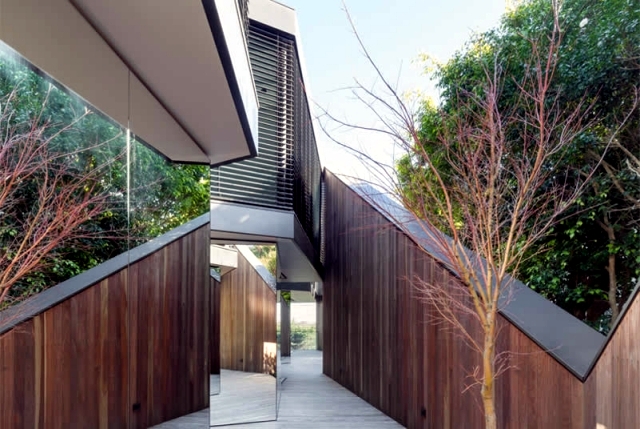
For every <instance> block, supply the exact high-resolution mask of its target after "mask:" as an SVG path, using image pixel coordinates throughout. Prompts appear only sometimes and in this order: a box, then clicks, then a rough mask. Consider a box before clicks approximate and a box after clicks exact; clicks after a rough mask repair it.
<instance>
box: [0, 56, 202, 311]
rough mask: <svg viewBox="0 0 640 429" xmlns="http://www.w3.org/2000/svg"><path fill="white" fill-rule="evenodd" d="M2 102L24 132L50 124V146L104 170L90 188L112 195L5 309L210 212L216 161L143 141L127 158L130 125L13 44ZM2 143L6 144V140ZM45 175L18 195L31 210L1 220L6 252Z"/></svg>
mask: <svg viewBox="0 0 640 429" xmlns="http://www.w3.org/2000/svg"><path fill="white" fill-rule="evenodd" d="M11 94H13V96H10V95H11ZM0 99H2V100H3V102H7V103H11V106H10V107H11V111H12V115H11V117H10V118H9V119H7V121H6V122H7V123H6V127H5V128H7V129H8V128H11V127H15V128H16V130H18V131H19V130H20V129H21V127H22V129H23V130H24V128H25V127H29V126H32V125H34V124H35V125H38V126H42V127H43V130H44V133H45V134H46V135H45V136H43V139H46V137H52V139H51V142H50V145H49V148H48V149H49V150H50V151H51V152H52V153H54V154H57V155H56V156H58V159H59V160H60V161H61V162H62V161H64V163H65V165H67V166H69V165H70V166H73V169H74V171H77V172H82V171H94V170H95V169H96V168H99V169H100V172H101V174H100V178H99V180H98V181H97V182H95V183H93V184H89V183H87V187H89V186H91V189H92V190H93V192H95V193H96V194H98V193H99V194H104V195H107V196H108V198H107V200H106V203H105V204H104V206H103V210H102V211H101V212H100V213H99V214H97V215H96V216H93V217H92V218H91V219H89V220H87V221H86V222H84V223H83V224H82V225H81V227H80V229H79V230H78V231H76V234H74V238H73V239H71V240H66V241H64V242H63V243H61V244H60V245H59V246H57V247H56V248H55V249H53V250H52V251H51V252H50V253H49V254H48V255H47V257H46V258H44V259H43V261H42V263H41V264H40V265H39V266H38V268H37V269H34V270H32V271H31V272H29V273H28V274H27V275H25V276H23V277H22V278H21V279H20V281H19V282H18V283H17V284H16V285H15V286H13V287H12V288H11V291H10V293H9V295H8V297H7V299H6V300H5V301H4V302H0V308H2V307H4V306H7V305H11V304H14V303H17V302H19V301H21V300H23V299H25V298H27V297H29V296H31V295H33V294H35V293H38V292H40V291H41V290H43V289H45V288H47V287H50V286H53V285H55V284H57V283H59V282H61V281H64V280H66V279H68V278H70V277H73V276H75V275H77V274H79V273H81V272H83V271H85V270H87V269H89V268H91V267H94V266H95V265H97V264H99V263H101V262H104V261H106V260H108V259H110V258H112V257H114V256H117V255H118V254H120V253H122V252H124V251H126V250H128V249H129V248H131V247H133V246H135V245H137V244H140V243H142V242H145V241H148V240H149V239H151V238H153V237H155V236H157V235H159V234H162V233H164V232H166V231H168V230H170V229H172V228H174V227H176V226H178V225H180V224H182V223H184V222H186V221H187V220H190V219H193V218H194V217H196V216H198V215H200V214H203V213H205V212H207V211H208V210H209V188H208V176H209V169H208V166H199V165H177V164H172V163H170V162H168V161H167V160H166V159H165V158H164V157H162V156H161V155H159V154H157V153H156V152H154V151H153V150H151V149H149V148H148V147H147V146H145V145H144V144H142V143H141V142H139V141H137V140H135V139H132V141H131V155H130V156H129V157H127V153H126V151H127V130H125V129H123V128H122V127H120V126H119V125H117V124H116V123H115V122H113V121H112V120H110V119H109V118H107V117H105V116H104V115H103V114H101V113H100V112H98V111H96V110H95V109H93V108H91V107H90V106H87V105H86V103H85V102H84V101H82V100H81V99H80V98H78V97H77V96H75V95H73V94H71V93H70V92H69V91H67V90H66V89H64V88H62V87H60V86H59V85H57V84H56V83H55V82H53V81H52V80H51V79H50V78H48V77H47V76H46V75H44V74H42V73H40V72H39V71H37V70H35V69H34V68H32V67H31V66H30V65H28V64H27V63H26V62H25V61H24V60H23V59H21V58H20V57H19V56H18V55H17V54H15V53H13V52H12V51H10V50H9V49H7V48H1V49H0ZM1 107H6V106H1ZM61 130H64V132H61ZM3 137H4V136H3ZM0 144H2V145H3V146H4V143H3V140H0ZM128 160H130V161H131V164H130V166H129V167H130V172H131V177H130V178H129V180H128V177H127V161H128ZM43 171H44V169H43ZM43 177H44V176H43V174H34V175H32V176H30V177H28V178H27V177H25V178H24V180H21V181H20V187H19V189H18V190H17V194H16V195H18V196H19V201H20V204H22V206H23V207H24V209H23V210H14V211H13V212H12V213H14V215H12V216H8V215H6V214H5V215H4V216H3V217H2V218H1V219H0V249H2V251H5V252H6V251H7V249H8V246H9V244H10V242H11V241H12V240H15V237H19V236H20V235H21V234H23V233H24V226H23V225H24V219H26V218H24V216H26V214H27V213H28V209H29V207H30V206H31V205H32V204H33V202H34V201H36V198H37V193H38V190H39V189H42V180H43ZM129 185H130V186H131V187H130V188H128V186H129ZM127 202H129V204H130V205H129V211H127V207H128V206H127ZM2 211H3V207H0V212H2Z"/></svg>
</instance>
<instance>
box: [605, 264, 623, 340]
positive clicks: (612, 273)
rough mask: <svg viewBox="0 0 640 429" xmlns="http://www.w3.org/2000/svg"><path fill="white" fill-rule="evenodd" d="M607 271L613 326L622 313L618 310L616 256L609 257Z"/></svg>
mask: <svg viewBox="0 0 640 429" xmlns="http://www.w3.org/2000/svg"><path fill="white" fill-rule="evenodd" d="M607 271H609V306H610V307H611V325H610V327H613V324H614V323H615V322H616V320H618V315H619V313H620V311H619V309H618V296H617V295H618V279H617V277H616V255H614V254H610V255H609V266H608V267H607Z"/></svg>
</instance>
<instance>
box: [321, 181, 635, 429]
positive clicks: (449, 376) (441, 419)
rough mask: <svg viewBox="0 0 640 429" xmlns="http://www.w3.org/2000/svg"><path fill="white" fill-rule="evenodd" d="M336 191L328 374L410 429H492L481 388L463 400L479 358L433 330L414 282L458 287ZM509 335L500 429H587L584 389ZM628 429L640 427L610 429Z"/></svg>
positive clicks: (328, 271) (505, 333)
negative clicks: (486, 424) (486, 421)
mask: <svg viewBox="0 0 640 429" xmlns="http://www.w3.org/2000/svg"><path fill="white" fill-rule="evenodd" d="M326 181H327V219H326V261H325V283H324V294H323V295H324V296H323V306H324V309H323V312H324V313H323V319H324V324H323V328H324V338H323V341H324V344H323V346H324V367H323V370H324V373H325V374H327V375H328V376H330V377H332V378H333V379H335V380H336V381H338V382H339V383H340V384H342V385H343V386H345V387H347V388H348V389H350V390H352V391H353V392H354V393H356V394H357V395H359V396H361V397H362V398H364V399H365V400H367V401H368V402H370V403H371V404H372V405H374V406H376V407H377V408H379V409H381V410H382V411H383V412H385V413H386V414H388V415H390V416H391V417H393V418H394V419H396V420H397V421H398V422H400V423H402V424H403V425H405V426H407V427H408V428H451V429H457V428H465V429H475V428H477V429H480V428H482V427H483V414H482V407H481V404H480V402H479V401H478V398H479V396H478V391H477V387H476V388H470V389H469V390H467V391H466V392H465V393H463V391H464V390H465V389H466V388H467V387H468V386H469V385H470V384H471V383H472V382H473V380H472V378H470V377H469V376H470V375H471V374H472V372H473V369H474V367H476V366H477V365H478V363H479V360H478V357H479V356H478V355H477V353H475V352H473V351H471V350H470V349H469V348H468V347H467V346H466V345H465V344H464V343H463V341H462V340H461V338H460V337H459V336H458V335H455V334H454V333H453V332H452V331H451V330H446V329H443V328H442V327H441V326H436V325H434V324H433V323H431V322H430V321H431V320H433V319H432V317H430V316H433V315H434V314H435V313H434V309H433V308H432V307H431V306H430V305H429V304H427V303H425V302H424V300H420V299H419V298H420V295H419V293H418V292H417V290H416V287H415V286H414V285H415V283H413V282H412V281H411V280H412V279H414V278H415V276H418V277H420V278H422V279H424V280H428V281H432V282H438V283H440V284H443V285H445V284H447V282H453V281H456V279H455V278H453V277H452V276H451V275H450V274H449V273H448V272H447V271H446V270H444V269H443V268H442V267H441V266H440V265H439V264H438V263H436V262H435V261H434V260H433V259H431V258H430V257H429V256H428V255H426V254H425V253H424V252H423V251H422V250H421V249H419V248H418V247H417V246H416V245H415V244H414V243H413V242H412V241H411V240H410V239H409V238H408V237H407V236H406V235H405V234H403V233H401V232H400V231H399V230H398V229H397V228H395V227H394V226H392V225H390V223H389V221H388V220H387V219H385V218H384V217H383V216H382V215H380V214H379V213H378V212H377V211H376V210H374V209H373V208H372V207H371V206H370V205H368V204H367V203H365V202H364V201H363V200H362V199H361V198H360V197H358V196H357V195H356V194H355V193H354V192H353V191H351V190H350V189H349V188H348V187H347V186H345V185H344V184H343V183H342V182H341V181H339V180H338V179H337V178H336V177H335V176H333V175H332V174H330V173H327V174H326ZM467 322H468V323H469V329H470V330H471V331H472V332H474V329H476V328H474V327H473V325H472V323H474V322H472V321H471V320H468V321H467ZM500 325H501V327H502V336H501V340H500V345H499V351H503V350H509V351H511V352H513V354H512V355H511V360H510V366H511V368H510V369H509V370H508V371H507V372H506V373H505V374H503V375H502V377H500V378H499V379H498V383H497V396H498V398H497V403H498V410H499V412H500V415H499V423H500V426H499V427H501V428H509V429H510V428H518V429H526V428H529V429H539V428H545V429H556V428H557V429H567V428H569V429H570V428H583V427H585V426H584V425H585V421H584V413H585V410H584V395H583V384H582V383H581V381H580V380H578V379H576V378H575V377H574V376H573V375H572V374H571V373H570V372H568V371H567V370H566V369H565V368H564V367H563V366H561V365H560V364H559V363H558V362H557V361H555V360H554V359H553V358H552V357H551V356H550V355H548V354H547V353H545V352H544V351H543V350H541V349H540V348H539V347H538V346H537V345H536V344H535V343H534V342H533V341H531V340H530V339H529V338H528V337H527V336H526V335H524V334H523V333H522V332H520V331H519V330H518V329H517V328H515V327H514V326H513V325H511V324H510V323H509V322H508V321H506V320H505V319H501V320H500ZM477 334H478V332H476V335H477ZM618 427H620V428H621V427H637V426H611V427H609V428H608V429H612V428H618ZM591 428H593V426H591Z"/></svg>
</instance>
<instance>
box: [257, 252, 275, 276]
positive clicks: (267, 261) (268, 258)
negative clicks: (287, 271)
mask: <svg viewBox="0 0 640 429" xmlns="http://www.w3.org/2000/svg"><path fill="white" fill-rule="evenodd" d="M251 251H252V252H253V254H254V255H256V257H257V258H258V259H260V262H261V263H262V265H264V266H265V267H266V268H267V270H269V272H270V273H271V275H273V276H274V277H275V276H276V270H277V260H278V259H277V257H278V252H277V250H276V246H274V245H256V246H251Z"/></svg>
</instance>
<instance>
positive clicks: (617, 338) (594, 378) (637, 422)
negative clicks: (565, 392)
mask: <svg viewBox="0 0 640 429" xmlns="http://www.w3.org/2000/svg"><path fill="white" fill-rule="evenodd" d="M629 305H630V307H629V310H628V311H627V312H626V314H625V315H624V318H623V319H622V320H621V322H620V325H619V326H618V328H617V329H616V330H615V332H614V334H613V336H612V337H611V339H610V341H609V344H607V347H606V348H605V350H604V353H603V354H602V355H601V356H600V359H599V360H598V362H597V363H596V366H595V368H594V370H593V371H592V373H591V375H590V376H589V378H588V379H587V382H586V383H585V390H586V392H585V396H586V397H587V405H586V406H585V411H586V412H587V414H586V417H585V420H586V421H587V425H588V427H590V428H595V427H597V428H598V429H616V428H640V406H639V404H640V295H636V297H635V299H634V301H633V302H631V303H629ZM597 424H600V425H602V426H599V427H598V426H597Z"/></svg>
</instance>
